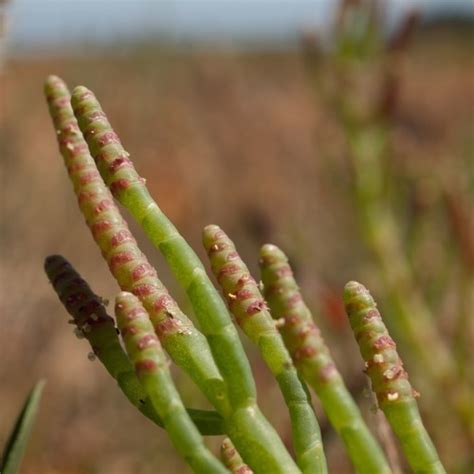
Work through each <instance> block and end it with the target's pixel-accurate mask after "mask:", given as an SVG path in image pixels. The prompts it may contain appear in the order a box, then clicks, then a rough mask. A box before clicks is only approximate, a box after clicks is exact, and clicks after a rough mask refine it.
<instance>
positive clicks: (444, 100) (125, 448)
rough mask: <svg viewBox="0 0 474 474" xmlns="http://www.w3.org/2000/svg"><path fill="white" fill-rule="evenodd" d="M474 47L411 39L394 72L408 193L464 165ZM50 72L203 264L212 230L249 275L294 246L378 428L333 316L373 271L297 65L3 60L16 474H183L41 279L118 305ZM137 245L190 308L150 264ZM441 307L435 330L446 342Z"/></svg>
mask: <svg viewBox="0 0 474 474" xmlns="http://www.w3.org/2000/svg"><path fill="white" fill-rule="evenodd" d="M469 45H470V43H469V38H465V37H464V36H463V37H458V36H457V35H456V34H455V33H453V32H452V31H450V32H443V34H442V35H438V36H437V35H436V34H435V33H430V35H429V36H426V37H425V38H423V37H420V38H419V39H418V41H417V42H416V44H415V47H414V48H413V49H412V51H411V52H410V53H409V54H408V56H407V58H406V60H405V62H404V63H403V65H402V66H403V68H404V70H403V80H402V90H401V103H400V104H399V109H398V112H397V117H396V124H395V129H394V140H395V143H394V145H395V153H394V158H393V159H394V160H396V164H395V168H396V169H399V170H400V175H401V176H402V177H404V178H405V179H407V181H406V182H407V184H406V186H407V194H410V193H415V194H416V193H417V192H418V193H419V192H420V191H419V189H418V188H416V189H415V188H414V187H413V186H414V183H415V184H416V183H427V185H426V186H427V189H428V191H429V189H430V187H429V184H430V183H431V182H432V180H433V179H435V178H436V176H435V175H434V171H435V170H436V172H439V170H445V172H446V173H452V174H453V175H454V176H455V175H456V174H457V173H460V170H461V169H465V167H464V168H463V167H462V166H461V162H462V161H464V162H466V160H471V161H470V162H471V164H472V142H473V140H474V137H473V131H472V126H473V120H474V113H473V110H474V108H473V104H474V88H473V86H472V80H473V69H472V59H471V58H472V56H471V55H470V54H469V53H468V52H467V51H468V50H469V48H470V46H469ZM470 49H471V52H472V47H471V48H470ZM50 73H56V74H59V75H61V76H63V77H64V78H65V79H66V80H67V81H68V82H69V83H70V85H76V84H77V83H83V84H86V85H87V86H88V87H90V88H91V89H92V90H94V91H95V93H96V94H97V96H98V97H99V99H100V100H101V102H102V104H103V106H104V108H105V109H106V111H107V114H108V116H109V117H110V119H111V120H112V123H113V125H114V127H115V128H116V130H117V132H118V133H119V135H120V137H121V138H122V141H123V142H124V144H125V145H126V147H127V149H128V150H129V151H130V152H131V154H132V156H133V159H134V161H135V163H136V165H137V168H138V169H139V171H140V172H141V174H142V175H143V176H145V177H146V178H147V180H148V183H149V185H150V187H151V190H152V191H153V193H154V195H155V196H156V198H157V200H158V202H160V203H161V206H162V208H163V209H164V210H165V212H166V213H167V214H168V215H169V216H170V218H171V219H172V220H173V221H174V222H175V223H176V224H177V226H178V227H179V229H180V230H181V231H182V233H183V234H184V235H185V237H186V238H187V239H188V240H189V241H190V242H191V243H192V245H193V246H194V248H196V249H198V250H199V251H200V252H201V250H200V247H201V245H200V233H201V229H202V227H203V226H204V225H205V224H208V223H218V224H219V225H220V226H222V227H223V228H224V229H225V230H226V231H227V232H228V233H229V234H230V235H231V236H232V238H233V239H234V240H235V241H236V243H237V244H238V246H239V250H240V251H241V253H242V256H243V257H244V258H245V260H246V261H247V263H248V264H249V267H250V268H251V269H253V270H254V271H256V267H257V266H256V259H257V253H258V247H259V245H260V244H262V243H264V242H265V241H268V240H272V241H274V242H275V243H277V244H280V245H282V246H283V247H284V248H285V249H286V250H287V251H288V253H289V254H290V256H292V258H293V260H294V264H295V267H296V268H297V270H298V276H299V280H300V282H301V284H302V287H303V291H304V292H305V294H306V297H307V299H308V301H309V302H311V304H312V305H313V306H314V308H315V309H316V310H317V312H319V313H320V314H321V318H320V321H319V323H320V325H321V326H322V329H323V333H324V335H325V337H326V339H327V340H328V343H329V345H330V347H331V348H332V350H333V351H334V353H335V358H336V360H337V362H338V363H339V365H340V367H341V370H342V372H343V373H344V374H345V376H346V381H347V383H348V385H349V386H350V387H352V388H353V390H354V393H355V394H356V396H358V398H359V399H360V403H362V405H363V407H364V410H365V412H366V416H367V417H368V418H369V421H370V420H371V421H372V423H373V422H374V417H373V415H372V414H371V412H370V410H369V408H370V401H369V400H367V399H364V397H363V396H362V388H363V387H364V384H365V379H364V377H363V376H362V374H361V368H362V364H361V362H360V360H359V358H358V356H357V351H356V347H355V344H354V342H353V341H352V339H351V337H350V334H349V331H348V325H347V323H346V321H345V316H344V315H343V313H342V305H341V303H340V301H341V291H342V287H343V285H344V283H345V282H346V281H347V280H349V279H352V278H359V275H363V274H364V271H370V268H369V267H368V266H367V255H366V254H365V253H364V250H363V247H362V245H361V244H360V242H359V238H358V230H357V224H356V222H355V218H354V216H353V209H352V203H351V201H350V191H349V183H350V179H349V170H348V168H347V165H346V161H345V159H344V153H345V145H344V139H343V136H342V132H341V131H340V129H339V128H338V126H337V124H336V122H335V120H334V117H333V116H332V115H331V114H330V113H329V112H328V110H327V108H326V106H325V105H323V104H322V103H317V102H315V99H314V95H313V94H312V92H311V90H310V86H309V84H308V82H307V80H306V77H305V72H304V67H303V64H302V60H301V57H300V56H299V55H298V54H297V53H284V54H283V53H281V54H276V53H275V54H237V53H233V54H231V53H227V54H224V53H179V54H177V53H174V54H172V53H166V52H163V50H161V49H159V48H156V49H154V48H147V49H143V50H140V49H137V50H136V51H133V52H130V53H129V54H127V55H125V56H110V57H106V56H100V57H92V58H85V57H77V58H70V59H62V58H57V59H35V60H11V61H10V62H9V64H7V68H6V76H5V78H4V80H3V85H4V88H5V90H4V100H3V107H2V108H1V109H0V115H1V117H0V119H1V121H2V124H3V127H2V128H3V131H2V135H3V137H2V184H1V202H2V216H1V217H2V231H1V234H0V248H1V249H2V250H1V252H2V255H1V272H2V274H1V278H2V281H1V288H2V290H1V311H2V320H1V321H2V323H1V327H2V330H1V331H0V347H1V348H2V349H1V351H2V363H1V364H0V380H1V381H2V388H1V390H0V406H1V407H2V408H1V414H0V436H2V437H3V436H6V433H7V431H8V427H9V426H10V424H11V421H12V417H13V414H14V413H15V412H16V411H17V409H18V407H19V404H20V403H21V396H20V395H21V394H23V393H24V392H25V391H26V390H27V389H28V387H29V386H30V385H31V382H32V380H34V379H37V378H39V377H45V378H47V379H48V385H47V388H46V390H45V394H44V399H43V406H42V410H41V415H40V418H39V422H38V425H37V428H36V436H35V437H34V441H33V443H32V445H31V446H30V450H29V452H28V457H27V459H26V460H25V463H24V472H25V473H37V472H41V473H61V474H65V473H71V474H73V473H74V474H75V473H111V472H113V473H114V474H115V473H118V474H120V473H130V472H134V473H143V474H145V473H148V472H150V473H151V472H156V469H157V468H159V469H160V472H179V471H180V470H181V471H182V470H183V469H185V468H184V467H183V464H182V462H181V461H180V460H179V459H177V458H176V456H175V454H174V451H173V448H172V447H171V445H170V443H169V442H168V440H167V438H166V436H165V435H164V434H163V433H162V432H159V431H157V430H156V429H155V428H154V427H153V426H152V425H151V423H149V422H148V421H147V420H145V419H144V418H142V417H140V415H139V414H138V413H136V412H135V411H134V410H133V409H132V408H131V407H129V406H128V404H127V402H126V401H125V400H123V399H122V397H121V395H120V393H119V392H118V390H116V389H115V387H114V386H113V384H112V383H111V380H110V379H109V378H108V376H107V374H106V373H105V371H104V370H103V369H102V368H101V367H100V366H99V365H98V364H97V363H91V362H89V361H88V360H87V357H86V354H87V352H88V349H87V348H86V344H85V343H83V341H77V340H76V339H75V338H74V337H73V335H72V329H71V327H70V326H68V325H67V324H66V320H67V317H66V315H65V314H64V312H63V311H62V310H61V308H60V305H59V304H58V302H57V301H56V300H55V297H54V295H53V292H52V291H51V289H50V288H49V286H48V284H47V280H46V278H45V276H44V275H43V273H42V260H43V258H44V256H45V255H47V254H50V253H63V254H64V255H65V256H67V258H69V259H70V260H71V261H72V262H73V263H74V264H76V265H77V267H78V269H79V270H80V271H81V273H82V274H83V275H84V276H85V277H86V278H87V279H88V280H89V281H90V283H91V285H92V286H93V288H94V289H95V290H96V291H97V292H98V293H100V294H102V295H103V296H105V297H109V298H112V297H113V296H114V293H115V292H116V291H117V289H118V288H117V287H116V286H115V285H114V283H113V281H112V279H111V277H110V276H109V275H108V271H107V269H106V267H105V264H104V263H103V262H102V260H101V259H100V256H99V252H98V250H97V249H96V248H95V246H94V244H93V242H92V239H91V237H90V236H89V234H88V230H87V228H86V226H85V225H84V224H83V222H82V217H81V216H80V214H79V212H78V210H77V206H76V204H75V202H74V198H73V193H72V191H71V189H70V186H69V183H68V180H67V177H66V173H65V171H64V170H63V165H62V161H61V158H60V156H59V153H58V151H57V149H56V142H55V138H54V131H53V129H52V126H51V124H50V120H49V118H48V114H47V108H46V105H45V103H44V99H43V96H42V83H43V80H44V78H45V77H46V75H48V74H50ZM469 148H471V150H469ZM469 153H471V157H469ZM407 177H408V178H407ZM420 189H424V188H422V187H421V188H420ZM422 197H423V198H424V201H423V203H424V204H426V200H428V201H427V203H428V207H427V208H426V207H425V208H423V207H422V208H421V212H422V216H423V212H424V211H423V209H429V204H430V201H429V198H430V193H429V192H426V193H424V194H423V196H422ZM417 209H418V208H417ZM418 210H419V209H418ZM439 225H440V226H441V225H442V224H439ZM132 227H133V228H134V230H135V231H136V234H137V235H138V236H139V237H142V234H141V233H140V231H139V230H138V229H136V227H134V226H133V225H132ZM438 231H439V235H443V232H444V229H442V228H439V229H437V228H436V227H434V228H433V232H434V234H433V241H432V242H431V247H430V246H428V247H424V250H423V251H424V252H425V254H423V255H421V257H420V258H422V259H423V260H422V261H423V262H425V265H426V266H427V267H426V268H427V271H436V269H437V266H436V265H437V261H438V260H437V258H438V255H439V254H440V249H439V245H438V244H437V242H439V241H438V240H437V237H436V236H437V235H438V234H437V233H438ZM140 240H141V242H143V249H144V250H145V252H146V253H147V254H148V255H149V257H150V259H151V261H152V262H154V263H156V265H157V267H158V271H159V273H160V275H162V276H163V279H164V281H165V282H167V283H168V284H169V287H170V288H171V289H172V290H174V294H175V295H176V296H178V299H180V300H181V301H182V302H183V306H184V307H185V308H187V307H188V305H187V303H186V301H184V299H183V298H182V294H180V293H179V291H178V290H177V288H176V285H175V284H174V281H173V279H172V278H171V277H170V274H169V272H168V270H167V269H166V267H165V265H164V264H163V261H162V260H161V258H160V257H159V256H158V255H157V254H156V252H154V251H153V250H152V249H151V246H150V245H149V244H148V243H147V242H146V241H145V240H144V239H143V238H141V239H140ZM201 255H202V252H201ZM428 269H429V270H428ZM447 297H448V302H447V303H445V304H444V306H443V305H440V307H439V311H438V317H439V318H441V321H444V322H443V326H444V327H446V334H447V337H449V335H450V330H451V327H450V324H449V315H450V310H451V307H450V305H449V295H448V296H447ZM250 352H251V350H250ZM251 353H252V352H251ZM252 354H253V353H252ZM254 366H255V367H256V373H257V382H258V384H259V387H260V393H261V394H263V393H264V392H265V397H262V400H263V407H264V409H265V411H266V412H267V413H268V415H269V417H270V418H271V419H272V420H273V421H274V422H275V424H276V425H277V426H278V427H279V428H280V431H281V432H286V433H288V426H286V425H287V417H286V413H285V410H284V409H283V405H282V402H281V399H280V395H279V393H278V392H277V389H276V387H275V386H274V384H273V383H272V379H271V377H270V376H269V375H268V373H267V372H266V370H265V369H264V367H263V364H262V363H261V362H259V361H258V360H256V361H255V363H254ZM177 378H178V384H179V386H180V387H181V391H182V393H183V396H184V398H185V400H186V402H187V403H188V404H190V405H193V406H204V405H205V403H204V401H203V400H202V397H201V396H200V395H197V394H196V391H195V390H194V389H193V387H191V386H190V383H189V381H188V380H187V379H185V377H184V376H183V375H181V374H177ZM422 408H423V405H422ZM280 414H281V416H280ZM428 424H429V420H428ZM324 426H325V425H324V423H323V431H324V436H325V441H326V450H327V454H328V458H329V463H330V465H331V468H332V470H333V472H338V473H343V472H346V471H347V472H350V471H348V465H347V463H346V461H345V460H344V458H343V456H341V455H340V451H341V449H342V446H341V444H340V442H339V440H337V438H336V437H335V435H334V434H333V432H332V430H331V429H329V428H325V427H324ZM285 430H286V431H285ZM287 438H288V436H287ZM2 441H3V438H0V443H1V442H2ZM213 442H214V441H213ZM215 442H217V440H215ZM443 443H444V444H445V446H444V447H443V449H444V450H445V451H446V450H447V451H446V452H453V453H455V452H456V450H460V449H463V443H462V442H461V440H444V441H443Z"/></svg>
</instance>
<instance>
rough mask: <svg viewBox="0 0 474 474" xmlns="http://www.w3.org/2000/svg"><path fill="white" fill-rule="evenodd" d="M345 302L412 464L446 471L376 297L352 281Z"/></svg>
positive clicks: (370, 373) (379, 392)
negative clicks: (425, 424)
mask: <svg viewBox="0 0 474 474" xmlns="http://www.w3.org/2000/svg"><path fill="white" fill-rule="evenodd" d="M344 303H345V305H346V311H347V314H348V316H349V321H350V324H351V327H352V330H353V331H354V336H355V338H356V340H357V342H358V344H359V347H360V352H361V354H362V357H363V358H364V360H365V363H366V373H367V375H368V376H369V377H370V380H371V382H372V389H373V390H374V392H375V394H376V396H377V400H378V403H379V406H380V408H381V409H382V410H383V412H384V413H385V416H386V417H387V419H388V421H389V423H390V425H391V427H392V429H393V431H394V432H395V434H396V435H397V437H398V439H399V440H400V444H401V447H402V450H403V452H404V453H405V456H406V457H407V459H408V462H409V463H410V466H411V467H412V469H413V471H414V472H416V473H420V474H421V473H424V474H430V473H431V474H438V473H445V470H444V468H443V466H442V464H441V461H440V460H439V458H438V454H437V452H436V449H435V447H434V445H433V442H432V441H431V439H430V437H429V435H428V433H427V431H426V429H425V427H424V426H423V422H422V421H421V417H420V413H419V411H418V406H417V403H416V400H415V397H416V396H417V393H416V392H415V391H414V390H413V388H412V386H411V384H410V382H409V381H408V375H407V373H406V371H405V369H404V368H403V362H402V361H401V359H400V357H399V355H398V353H397V350H396V345H395V342H394V341H393V339H392V338H391V337H390V335H389V334H388V331H387V328H386V327H385V325H384V323H383V321H382V318H381V316H380V313H379V311H378V310H377V307H376V304H375V301H374V300H373V298H372V296H371V295H370V293H369V292H368V291H367V289H366V288H365V287H364V286H363V285H361V284H360V283H357V282H354V281H351V282H349V283H348V284H347V285H346V287H345V289H344Z"/></svg>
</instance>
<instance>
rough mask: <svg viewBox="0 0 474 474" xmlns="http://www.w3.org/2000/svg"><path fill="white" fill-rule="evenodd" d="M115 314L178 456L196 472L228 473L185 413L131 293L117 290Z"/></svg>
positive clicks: (154, 338) (159, 349)
mask: <svg viewBox="0 0 474 474" xmlns="http://www.w3.org/2000/svg"><path fill="white" fill-rule="evenodd" d="M115 314H116V317H117V324H118V327H119V329H120V332H121V334H122V338H123V340H124V343H125V347H126V349H127V352H128V355H129V356H130V359H131V360H132V362H133V364H134V367H135V372H136V374H137V376H138V379H139V380H140V383H141V385H142V387H143V388H144V390H145V392H146V393H147V395H148V397H149V398H150V400H151V403H152V405H153V407H154V408H155V410H156V411H157V413H158V414H159V415H160V417H161V419H162V420H163V425H164V427H165V429H166V431H167V432H168V434H169V436H170V438H171V441H172V443H173V444H174V446H175V447H176V449H177V450H178V451H179V453H180V454H181V456H183V458H184V459H185V460H186V461H187V462H188V464H189V465H190V466H191V467H192V469H193V470H194V472H196V473H202V474H212V473H216V474H221V473H222V474H224V473H226V472H228V471H227V469H225V467H224V466H223V465H222V464H221V463H220V462H219V461H218V460H217V459H216V458H215V457H214V456H213V455H212V454H211V453H210V451H209V450H208V449H207V448H206V446H205V445H204V442H203V439H202V436H201V435H200V434H199V431H198V430H197V428H196V426H195V425H194V423H193V422H192V420H191V418H190V417H189V415H188V414H187V413H186V409H185V408H184V405H183V402H182V401H181V398H180V396H179V394H178V391H177V390H176V387H175V385H174V383H173V379H172V378H171V375H170V372H169V369H168V362H167V360H166V357H165V354H164V352H163V349H162V347H161V344H160V341H159V340H158V338H157V336H156V334H155V331H154V328H153V325H152V324H151V321H150V318H149V317H148V314H147V312H146V311H145V309H144V308H143V306H142V305H141V304H140V302H139V300H138V299H137V297H136V296H134V295H132V294H131V293H126V292H122V293H120V294H119V295H118V296H117V298H116V304H115Z"/></svg>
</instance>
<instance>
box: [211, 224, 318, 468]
mask: <svg viewBox="0 0 474 474" xmlns="http://www.w3.org/2000/svg"><path fill="white" fill-rule="evenodd" d="M203 243H204V247H205V249H206V251H207V253H208V255H209V259H210V261H211V266H212V271H213V272H214V275H215V276H216V278H217V281H218V282H219V284H220V285H221V287H222V290H223V294H224V297H225V298H226V299H227V303H228V305H229V309H230V310H231V312H232V314H234V316H235V318H236V321H237V323H238V325H239V326H240V327H241V328H242V330H243V331H244V333H245V334H246V335H247V336H248V337H249V338H250V339H251V340H252V341H253V342H254V343H255V344H256V346H257V347H258V349H259V351H260V353H261V354H262V357H263V359H264V361H265V362H266V364H267V366H268V367H269V369H270V370H271V372H272V373H273V375H274V376H275V378H276V380H277V382H278V384H279V386H280V389H281V391H282V394H283V397H284V398H285V401H286V404H287V405H288V408H289V410H290V414H291V423H292V431H293V442H294V448H295V452H296V459H297V461H298V465H299V467H300V468H301V470H302V471H303V473H323V472H327V467H326V459H325V457H324V451H323V447H322V441H321V432H320V429H319V425H318V422H317V420H316V415H315V413H314V410H313V408H312V406H311V403H310V401H309V399H308V394H307V392H306V391H305V389H304V387H303V384H302V383H301V380H300V379H299V378H298V374H297V371H296V369H295V367H294V366H293V362H292V360H291V357H290V355H289V353H288V351H287V349H286V347H285V344H284V343H283V340H282V338H281V336H280V334H279V333H278V330H277V329H276V327H275V323H274V322H273V319H272V317H271V316H270V314H269V312H268V310H267V306H266V303H265V301H264V300H263V297H262V295H261V294H260V291H259V289H258V287H257V283H256V282H255V280H254V279H253V278H252V277H251V275H250V272H249V270H248V268H247V266H246V265H245V263H244V262H243V261H242V259H241V258H240V256H239V254H238V253H237V251H236V249H235V246H234V244H233V242H232V241H231V240H230V239H229V237H228V236H227V235H226V234H225V232H224V231H223V230H222V229H220V228H219V227H218V226H216V225H210V226H207V227H206V228H205V229H204V232H203Z"/></svg>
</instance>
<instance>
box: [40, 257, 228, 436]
mask: <svg viewBox="0 0 474 474" xmlns="http://www.w3.org/2000/svg"><path fill="white" fill-rule="evenodd" d="M45 271H46V274H47V275H48V278H49V280H50V282H51V283H52V285H53V287H54V290H55V291H56V293H57V294H58V296H59V299H60V300H61V302H62V303H63V305H64V306H65V308H66V310H67V311H68V313H69V314H70V315H71V316H72V317H73V319H74V323H75V324H76V326H77V328H76V333H77V335H78V337H81V338H82V337H84V338H86V339H87V340H88V341H89V343H90V345H91V347H92V351H93V355H94V356H97V358H98V359H99V360H100V361H101V362H102V363H103V364H104V367H105V368H106V369H107V371H108V372H109V373H110V375H111V376H112V377H113V378H114V379H115V380H116V381H117V383H118V385H119V386H120V388H121V390H122V391H123V393H124V394H125V396H126V397H127V398H128V399H129V400H130V402H131V403H132V404H133V405H135V406H136V407H137V408H138V409H139V410H140V411H141V412H142V413H143V414H144V415H145V416H147V417H148V418H150V419H151V420H152V421H154V422H155V423H156V424H158V425H159V426H163V423H162V420H161V418H160V417H159V415H158V414H157V412H156V411H155V409H154V408H153V406H152V405H151V403H150V400H149V398H148V396H147V395H146V393H145V392H144V391H143V388H142V387H141V385H140V382H139V381H138V379H137V377H136V375H135V372H134V370H133V366H132V364H131V363H130V360H129V359H128V357H127V355H126V354H125V352H124V351H123V349H122V346H121V345H120V342H119V339H118V336H117V332H116V331H117V330H116V328H115V324H114V321H113V319H112V318H111V317H110V316H109V315H108V314H107V312H106V309H105V307H104V305H103V303H102V300H101V298H100V297H98V296H97V295H95V294H94V293H93V291H92V290H91V289H90V287H89V285H88V284H87V282H86V281H85V280H83V279H82V278H81V276H80V275H79V273H77V272H76V270H74V268H73V267H72V265H71V264H70V263H69V262H68V261H67V260H66V259H65V258H64V257H61V256H60V255H51V256H50V257H48V258H47V259H46V261H45ZM188 413H189V414H190V416H191V417H192V418H193V419H194V422H195V423H196V425H197V426H198V428H199V430H200V431H201V433H202V434H204V435H216V434H220V433H222V432H223V429H224V427H223V421H222V418H221V417H220V416H219V415H218V414H217V413H215V412H208V411H204V410H193V409H189V410H188Z"/></svg>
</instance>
